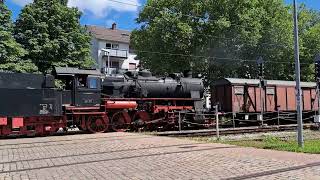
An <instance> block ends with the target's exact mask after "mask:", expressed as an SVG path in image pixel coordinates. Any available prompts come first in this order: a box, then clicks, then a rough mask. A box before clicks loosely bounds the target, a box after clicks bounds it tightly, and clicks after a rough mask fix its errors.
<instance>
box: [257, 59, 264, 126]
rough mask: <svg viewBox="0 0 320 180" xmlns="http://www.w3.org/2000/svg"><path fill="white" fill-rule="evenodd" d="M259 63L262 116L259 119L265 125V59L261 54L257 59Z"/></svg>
mask: <svg viewBox="0 0 320 180" xmlns="http://www.w3.org/2000/svg"><path fill="white" fill-rule="evenodd" d="M257 65H258V74H259V80H260V117H259V118H258V120H260V121H261V125H262V126H263V112H264V100H263V95H262V94H263V93H262V89H263V87H264V77H263V74H264V61H263V58H262V57H261V56H260V57H259V58H258V59H257Z"/></svg>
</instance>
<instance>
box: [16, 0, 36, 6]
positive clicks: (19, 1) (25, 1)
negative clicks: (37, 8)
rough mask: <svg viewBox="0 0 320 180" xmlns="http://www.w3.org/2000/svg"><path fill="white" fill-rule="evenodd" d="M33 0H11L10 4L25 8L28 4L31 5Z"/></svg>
mask: <svg viewBox="0 0 320 180" xmlns="http://www.w3.org/2000/svg"><path fill="white" fill-rule="evenodd" d="M32 1H33V0H12V2H14V3H15V4H17V5H19V6H25V5H27V4H29V3H31V2H32Z"/></svg>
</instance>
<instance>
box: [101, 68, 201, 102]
mask: <svg viewBox="0 0 320 180" xmlns="http://www.w3.org/2000/svg"><path fill="white" fill-rule="evenodd" d="M203 91H204V86H203V82H202V80H201V79H199V78H192V74H191V72H185V73H184V75H181V74H170V75H169V76H168V77H160V78H158V77H155V76H153V75H152V73H151V72H149V71H146V70H143V71H140V72H126V73H124V75H123V77H107V78H106V79H105V81H104V82H103V93H104V94H106V95H107V96H110V97H123V98H201V97H202V96H203Z"/></svg>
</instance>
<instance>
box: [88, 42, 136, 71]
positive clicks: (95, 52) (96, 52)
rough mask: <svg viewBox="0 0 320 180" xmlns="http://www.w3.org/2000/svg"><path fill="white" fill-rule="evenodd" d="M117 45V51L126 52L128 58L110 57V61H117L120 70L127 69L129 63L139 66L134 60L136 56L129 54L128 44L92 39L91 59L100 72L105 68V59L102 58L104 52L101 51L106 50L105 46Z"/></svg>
mask: <svg viewBox="0 0 320 180" xmlns="http://www.w3.org/2000/svg"><path fill="white" fill-rule="evenodd" d="M107 43H111V44H119V50H126V51H128V58H127V59H126V58H114V57H111V58H110V60H111V61H119V65H120V67H119V68H120V69H129V64H130V63H135V64H136V66H138V65H139V61H138V60H135V57H136V55H135V54H132V53H129V44H126V43H120V42H112V41H105V40H98V39H96V38H93V39H92V41H91V44H92V47H91V51H92V57H93V58H94V59H95V60H96V63H97V68H99V69H100V70H101V69H103V68H106V67H107V58H106V57H103V56H105V55H106V53H105V52H104V51H102V50H101V49H106V44H107Z"/></svg>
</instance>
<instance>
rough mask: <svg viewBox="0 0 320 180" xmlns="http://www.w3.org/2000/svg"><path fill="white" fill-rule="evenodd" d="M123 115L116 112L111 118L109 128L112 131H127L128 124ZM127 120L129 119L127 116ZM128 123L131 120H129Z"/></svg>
mask: <svg viewBox="0 0 320 180" xmlns="http://www.w3.org/2000/svg"><path fill="white" fill-rule="evenodd" d="M124 113H126V112H117V113H115V114H114V115H113V116H112V119H111V127H112V130H113V131H116V132H125V131H127V130H128V126H129V123H130V122H127V121H128V120H126V117H125V114H124ZM127 118H129V116H128V117H127ZM129 121H131V120H130V119H129Z"/></svg>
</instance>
